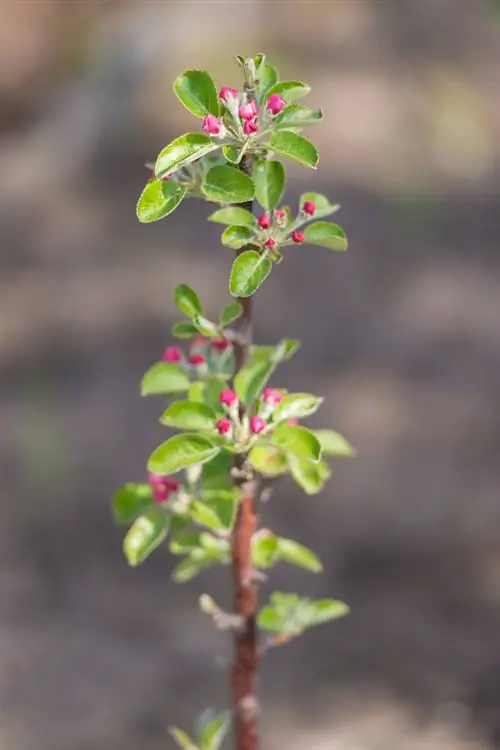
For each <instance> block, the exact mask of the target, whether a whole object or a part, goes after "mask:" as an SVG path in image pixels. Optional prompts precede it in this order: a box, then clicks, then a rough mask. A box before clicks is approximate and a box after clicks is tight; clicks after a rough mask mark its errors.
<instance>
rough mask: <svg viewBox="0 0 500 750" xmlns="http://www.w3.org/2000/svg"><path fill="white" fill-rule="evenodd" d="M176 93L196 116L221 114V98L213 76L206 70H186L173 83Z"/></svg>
mask: <svg viewBox="0 0 500 750" xmlns="http://www.w3.org/2000/svg"><path fill="white" fill-rule="evenodd" d="M173 89H174V93H175V95H176V96H177V98H178V99H179V101H180V102H181V104H183V105H184V106H185V107H186V109H187V110H188V111H189V112H191V113H192V114H193V115H196V117H204V116H205V115H216V116H218V114H219V99H218V97H217V89H216V88H215V84H214V82H213V80H212V77H211V75H210V74H209V73H207V72H206V71H205V70H186V71H185V73H181V75H180V76H178V77H177V78H176V79H175V81H174V85H173Z"/></svg>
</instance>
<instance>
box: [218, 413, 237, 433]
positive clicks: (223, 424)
mask: <svg viewBox="0 0 500 750" xmlns="http://www.w3.org/2000/svg"><path fill="white" fill-rule="evenodd" d="M232 426H233V425H232V423H231V420H230V419H227V418H226V417H222V418H221V419H218V420H217V422H216V423H215V428H216V430H217V432H218V433H219V435H227V434H228V433H229V432H231V428H232Z"/></svg>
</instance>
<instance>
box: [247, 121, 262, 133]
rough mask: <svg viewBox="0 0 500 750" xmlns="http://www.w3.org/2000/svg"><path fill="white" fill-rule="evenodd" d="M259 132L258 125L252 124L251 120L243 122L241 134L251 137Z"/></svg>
mask: <svg viewBox="0 0 500 750" xmlns="http://www.w3.org/2000/svg"><path fill="white" fill-rule="evenodd" d="M258 130H259V123H258V122H254V121H253V120H245V122H244V123H243V132H244V133H245V135H252V133H257V131H258Z"/></svg>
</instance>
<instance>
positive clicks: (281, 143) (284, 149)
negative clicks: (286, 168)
mask: <svg viewBox="0 0 500 750" xmlns="http://www.w3.org/2000/svg"><path fill="white" fill-rule="evenodd" d="M269 148H270V149H271V150H272V151H276V153H277V154H281V155H282V156H287V157H288V158H289V159H293V160H294V161H298V162H299V163H300V164H303V165H304V166H306V167H312V168H313V169H316V167H317V166H318V161H319V153H318V149H317V148H316V146H314V144H312V143H311V141H308V140H307V138H304V136H303V135H299V134H298V133H292V132H291V131H289V130H281V131H277V132H276V133H273V134H272V136H271V138H270V141H269Z"/></svg>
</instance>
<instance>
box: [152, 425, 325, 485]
mask: <svg viewBox="0 0 500 750" xmlns="http://www.w3.org/2000/svg"><path fill="white" fill-rule="evenodd" d="M269 440H270V442H271V443H272V444H273V445H276V446H278V448H281V449H282V450H283V451H284V453H291V454H293V455H294V456H297V457H298V458H302V459H306V460H307V461H319V459H320V458H321V444H320V442H319V440H318V438H317V437H316V436H315V435H314V433H313V432H311V430H308V429H307V427H300V426H296V425H293V426H292V425H286V424H284V425H280V426H279V427H277V428H276V429H275V431H274V432H273V433H272V434H271V435H270V436H269ZM158 473H161V472H158ZM164 473H165V474H168V473H169V472H168V471H167V472H164Z"/></svg>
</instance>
